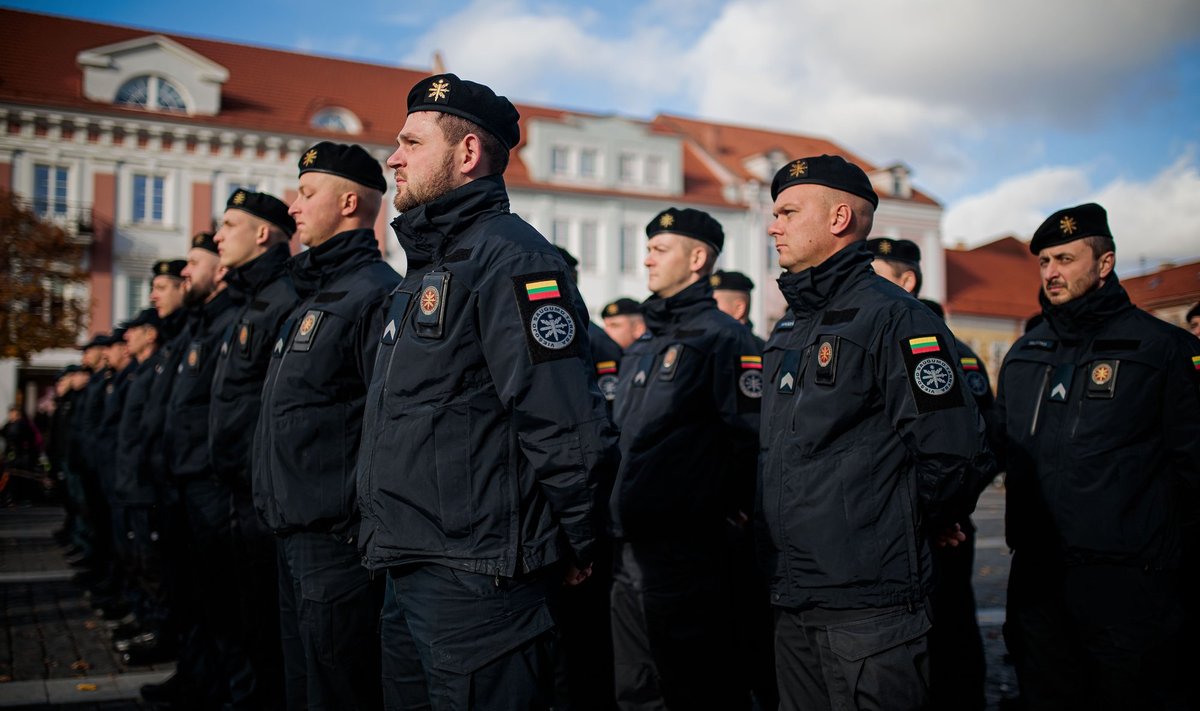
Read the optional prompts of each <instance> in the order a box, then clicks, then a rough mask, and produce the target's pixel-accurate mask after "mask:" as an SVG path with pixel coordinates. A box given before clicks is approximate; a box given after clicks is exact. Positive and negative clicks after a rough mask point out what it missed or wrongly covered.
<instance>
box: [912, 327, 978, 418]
mask: <svg viewBox="0 0 1200 711" xmlns="http://www.w3.org/2000/svg"><path fill="white" fill-rule="evenodd" d="M900 349H901V351H902V352H903V354H904V366H905V371H906V372H907V375H908V384H909V387H910V389H911V390H912V395H913V400H914V401H916V404H917V412H921V413H925V412H934V411H937V410H946V409H949V408H952V407H961V406H962V404H963V396H962V389H961V387H960V386H959V382H958V378H957V377H955V368H954V366H953V365H952V364H951V362H950V360H949V358H948V357H947V353H946V348H945V344H944V343H943V342H942V337H941V336H939V335H936V334H935V335H932V336H918V337H916V338H905V339H902V340H901V341H900Z"/></svg>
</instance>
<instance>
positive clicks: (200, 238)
mask: <svg viewBox="0 0 1200 711" xmlns="http://www.w3.org/2000/svg"><path fill="white" fill-rule="evenodd" d="M202 244H204V235H203V234H198V235H196V236H195V237H193V238H192V246H193V247H199V246H200V245H202Z"/></svg>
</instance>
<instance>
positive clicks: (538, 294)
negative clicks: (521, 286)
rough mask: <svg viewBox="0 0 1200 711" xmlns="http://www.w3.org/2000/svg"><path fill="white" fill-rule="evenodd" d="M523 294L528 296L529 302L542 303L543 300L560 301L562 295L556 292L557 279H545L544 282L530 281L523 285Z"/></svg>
mask: <svg viewBox="0 0 1200 711" xmlns="http://www.w3.org/2000/svg"><path fill="white" fill-rule="evenodd" d="M525 293H526V294H528V295H529V300H530V301H542V300H543V299H560V298H562V293H561V292H560V291H559V290H558V280H557V279H546V280H544V281H531V282H529V283H528V284H526V285H525Z"/></svg>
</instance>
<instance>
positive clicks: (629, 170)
mask: <svg viewBox="0 0 1200 711" xmlns="http://www.w3.org/2000/svg"><path fill="white" fill-rule="evenodd" d="M617 174H618V175H619V176H620V178H621V182H622V183H632V182H635V181H636V180H637V158H635V157H634V156H633V154H632V153H622V154H621V156H620V157H619V158H618V159H617Z"/></svg>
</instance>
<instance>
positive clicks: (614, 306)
mask: <svg viewBox="0 0 1200 711" xmlns="http://www.w3.org/2000/svg"><path fill="white" fill-rule="evenodd" d="M640 313H642V309H641V304H639V303H638V302H636V301H634V300H633V299H631V298H629V297H627V296H622V297H621V298H619V299H617V300H616V301H614V302H612V303H611V304H608V305H607V306H605V307H604V315H605V316H629V315H630V314H640Z"/></svg>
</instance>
